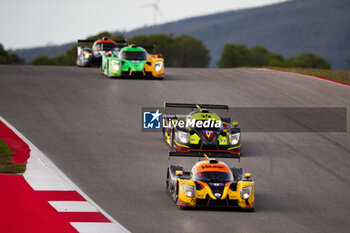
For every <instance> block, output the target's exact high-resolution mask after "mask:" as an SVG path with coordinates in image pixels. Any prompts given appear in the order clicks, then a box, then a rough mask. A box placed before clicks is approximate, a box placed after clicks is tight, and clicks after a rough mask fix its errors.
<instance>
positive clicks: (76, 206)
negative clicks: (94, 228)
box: [49, 201, 98, 212]
mask: <svg viewBox="0 0 350 233" xmlns="http://www.w3.org/2000/svg"><path fill="white" fill-rule="evenodd" d="M49 203H50V205H52V207H53V208H55V209H56V210H57V211H58V212H98V210H97V209H96V208H95V207H93V206H92V205H90V203H89V202H87V201H49Z"/></svg>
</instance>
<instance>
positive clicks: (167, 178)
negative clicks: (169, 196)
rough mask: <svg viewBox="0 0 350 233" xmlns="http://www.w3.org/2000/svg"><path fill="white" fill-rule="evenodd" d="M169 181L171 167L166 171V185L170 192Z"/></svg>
mask: <svg viewBox="0 0 350 233" xmlns="http://www.w3.org/2000/svg"><path fill="white" fill-rule="evenodd" d="M169 182H170V175H169V168H168V169H167V172H166V181H165V187H166V190H167V191H168V192H169V193H170V189H169Z"/></svg>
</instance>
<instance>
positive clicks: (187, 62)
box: [128, 34, 210, 67]
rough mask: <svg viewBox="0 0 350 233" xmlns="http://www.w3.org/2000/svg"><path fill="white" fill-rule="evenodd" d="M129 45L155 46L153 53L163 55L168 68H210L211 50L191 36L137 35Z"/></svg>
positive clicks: (130, 40)
mask: <svg viewBox="0 0 350 233" xmlns="http://www.w3.org/2000/svg"><path fill="white" fill-rule="evenodd" d="M128 43H129V44H139V45H155V49H154V51H153V53H161V54H162V55H163V57H164V62H165V65H166V66H167V67H208V65H209V62H210V56H209V50H208V49H207V48H206V46H205V45H204V44H203V42H202V41H201V40H197V39H195V38H194V37H192V36H189V35H181V36H177V37H173V36H172V35H167V34H153V35H149V36H146V35H137V36H134V37H132V38H131V39H129V40H128Z"/></svg>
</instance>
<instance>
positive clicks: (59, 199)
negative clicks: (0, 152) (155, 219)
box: [0, 116, 129, 233]
mask: <svg viewBox="0 0 350 233" xmlns="http://www.w3.org/2000/svg"><path fill="white" fill-rule="evenodd" d="M1 123H3V125H5V126H7V127H8V129H10V131H12V133H13V134H15V135H16V136H17V137H18V138H20V139H21V140H22V141H23V142H24V143H26V145H27V146H28V147H29V148H30V157H29V159H28V164H27V170H26V171H25V173H24V174H23V176H22V175H0V178H1V177H3V178H6V179H8V178H11V177H13V178H15V180H18V181H20V183H23V184H25V183H27V184H28V185H29V186H30V187H31V188H32V189H33V190H32V191H30V190H29V191H30V193H32V194H33V193H34V194H35V197H36V199H37V201H38V200H40V201H43V200H44V201H45V200H46V203H47V204H46V205H45V208H46V209H50V208H51V210H50V211H56V213H57V214H58V215H55V216H56V218H57V217H58V218H60V219H61V220H62V219H65V220H66V222H67V224H70V226H71V227H73V229H75V230H76V231H78V232H80V233H95V232H99V233H101V232H103V233H128V232H129V231H128V230H127V229H126V228H124V227H123V226H122V225H121V224H120V223H119V222H117V221H116V220H115V219H114V218H112V217H111V216H110V215H109V214H107V213H106V212H105V211H104V210H103V209H102V208H101V207H99V206H98V205H97V204H96V203H95V202H94V201H92V200H91V199H90V198H89V197H88V196H87V195H86V194H85V193H84V192H83V191H82V190H81V189H80V188H79V187H78V186H77V185H75V184H74V183H73V182H72V181H71V180H70V179H69V178H68V177H67V176H66V175H65V174H64V173H63V172H62V171H61V170H60V169H59V168H58V167H56V166H55V165H54V164H53V163H52V162H51V161H50V160H49V159H48V158H47V157H46V156H45V155H44V154H43V153H42V152H41V151H40V150H39V149H38V148H37V147H36V146H34V145H33V144H32V143H31V142H30V141H29V140H28V139H27V138H25V137H24V136H23V135H22V134H21V133H20V132H18V131H17V130H16V129H15V128H14V127H13V126H12V125H11V124H10V123H8V122H7V121H6V120H5V119H4V118H2V117H1V116H0V124H1ZM7 132H8V131H7ZM0 136H1V135H0ZM11 149H12V147H11ZM23 178H24V179H23ZM21 179H23V181H21ZM8 182H11V181H8ZM9 184H11V183H9ZM12 186H14V185H12ZM21 186H22V185H21ZM2 195H5V196H6V193H5V192H4V193H2ZM25 198H27V197H24V199H25ZM21 199H22V198H21ZM21 201H23V200H21ZM9 208H11V209H12V208H13V207H12V206H11V207H9ZM16 208H20V207H19V206H18V207H16ZM24 211H28V213H30V210H24ZM45 216H46V215H45ZM29 219H30V218H29ZM23 224H25V223H23ZM46 224H48V223H46ZM25 227H26V228H30V226H25ZM53 227H54V226H53ZM73 229H72V230H73ZM72 230H69V232H72ZM27 232H36V231H35V230H33V229H30V230H29V231H27ZM67 232H68V231H67Z"/></svg>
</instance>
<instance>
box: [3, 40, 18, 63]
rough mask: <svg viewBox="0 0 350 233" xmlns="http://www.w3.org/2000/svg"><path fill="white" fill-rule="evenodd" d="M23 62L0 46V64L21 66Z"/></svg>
mask: <svg viewBox="0 0 350 233" xmlns="http://www.w3.org/2000/svg"><path fill="white" fill-rule="evenodd" d="M23 62H24V60H23V59H22V58H20V57H18V56H17V55H16V54H14V53H9V52H8V51H6V50H5V49H4V47H3V46H2V44H0V64H21V63H23Z"/></svg>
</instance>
